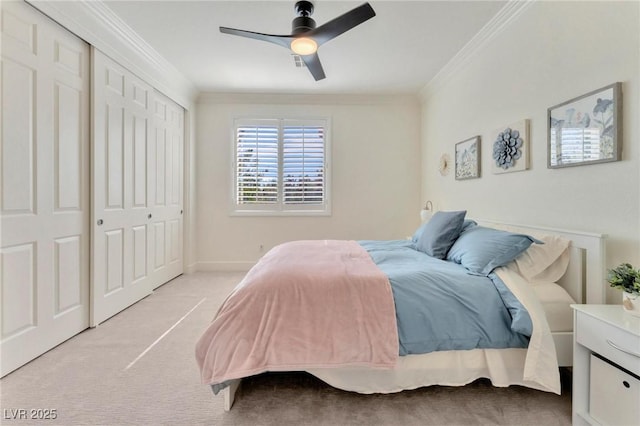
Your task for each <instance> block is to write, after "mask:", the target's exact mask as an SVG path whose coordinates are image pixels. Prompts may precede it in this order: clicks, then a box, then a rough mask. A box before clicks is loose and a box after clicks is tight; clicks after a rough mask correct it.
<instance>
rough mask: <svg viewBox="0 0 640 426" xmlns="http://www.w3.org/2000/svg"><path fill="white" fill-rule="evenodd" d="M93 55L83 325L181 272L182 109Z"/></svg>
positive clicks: (98, 54) (96, 321)
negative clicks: (87, 295) (88, 283)
mask: <svg viewBox="0 0 640 426" xmlns="http://www.w3.org/2000/svg"><path fill="white" fill-rule="evenodd" d="M92 56H93V111H92V115H93V117H94V118H93V154H92V159H93V161H92V172H93V173H92V174H93V193H92V200H93V210H92V213H93V215H92V226H91V229H92V255H91V258H92V285H93V287H92V288H93V292H92V305H91V306H92V310H91V314H92V315H91V323H92V325H97V324H99V323H100V322H102V321H104V320H106V319H108V318H109V317H111V316H113V315H115V314H116V313H118V312H120V311H121V310H123V309H124V308H126V307H128V306H130V305H131V304H133V303H135V302H136V301H138V300H140V299H141V298H143V297H145V296H147V295H148V294H149V293H150V292H151V291H152V290H153V289H154V288H156V287H158V286H159V285H161V284H163V283H165V282H167V281H168V280H170V279H171V278H174V277H175V276H177V275H179V274H181V273H182V264H183V262H182V257H183V254H182V253H183V249H182V181H183V177H182V170H183V168H182V158H183V154H182V147H183V141H184V136H183V132H184V110H183V109H182V108H181V107H179V106H177V105H176V104H175V103H173V102H172V101H171V100H169V99H168V98H165V97H164V96H162V95H160V94H159V93H157V92H155V91H154V90H153V88H152V87H151V86H149V85H148V84H146V83H145V82H144V81H143V80H141V79H139V78H138V77H136V76H135V75H134V74H133V73H131V72H129V71H128V70H127V69H125V68H124V67H122V66H120V65H119V64H118V63H116V62H115V61H113V60H112V59H110V58H109V57H107V56H106V55H104V54H103V53H101V52H100V51H98V50H97V49H92Z"/></svg>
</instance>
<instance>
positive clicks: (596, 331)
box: [575, 308, 640, 375]
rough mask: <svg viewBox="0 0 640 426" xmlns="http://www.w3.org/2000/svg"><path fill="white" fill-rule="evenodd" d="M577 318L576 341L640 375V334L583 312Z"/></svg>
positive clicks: (578, 313)
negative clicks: (629, 331) (632, 332)
mask: <svg viewBox="0 0 640 426" xmlns="http://www.w3.org/2000/svg"><path fill="white" fill-rule="evenodd" d="M620 309H622V308H620ZM576 319H577V326H576V330H575V331H576V342H578V343H579V344H581V345H582V346H585V347H587V348H589V349H590V350H591V351H593V352H596V353H597V354H599V355H601V356H603V357H604V358H607V359H609V360H611V361H612V362H614V363H616V364H618V365H620V366H622V367H624V368H626V369H627V370H629V371H631V372H632V373H634V374H637V375H640V336H637V335H633V334H631V333H628V332H626V331H624V330H622V329H620V328H618V327H615V326H613V325H611V324H608V323H606V322H604V321H601V320H599V319H596V318H593V317H592V316H590V315H587V314H585V313H583V312H577V317H576Z"/></svg>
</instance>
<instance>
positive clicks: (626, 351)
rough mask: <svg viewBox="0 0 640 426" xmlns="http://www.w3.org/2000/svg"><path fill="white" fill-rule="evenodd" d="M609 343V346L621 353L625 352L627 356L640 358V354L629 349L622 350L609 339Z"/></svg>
mask: <svg viewBox="0 0 640 426" xmlns="http://www.w3.org/2000/svg"><path fill="white" fill-rule="evenodd" d="M607 343H608V344H609V346H611V347H613V348H615V349H617V350H619V351H620V352H624V353H625V354H629V355H633V356H635V357H636V358H640V353H638V352H634V351H631V350H629V349H625V348H621V347H620V346H618V345H616V344H615V343H613V342H612V341H611V340H609V339H607Z"/></svg>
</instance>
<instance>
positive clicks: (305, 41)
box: [291, 37, 318, 56]
mask: <svg viewBox="0 0 640 426" xmlns="http://www.w3.org/2000/svg"><path fill="white" fill-rule="evenodd" d="M291 50H293V52H294V53H297V54H298V55H302V56H304V55H311V54H313V53H316V51H317V50H318V44H317V43H316V42H315V41H314V40H313V39H311V38H307V37H299V38H295V39H293V41H292V42H291Z"/></svg>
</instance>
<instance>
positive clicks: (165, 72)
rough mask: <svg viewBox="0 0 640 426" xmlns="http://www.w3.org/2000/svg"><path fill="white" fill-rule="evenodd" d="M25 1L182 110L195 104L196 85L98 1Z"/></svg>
mask: <svg viewBox="0 0 640 426" xmlns="http://www.w3.org/2000/svg"><path fill="white" fill-rule="evenodd" d="M26 1H27V3H29V4H30V5H31V6H33V7H35V8H36V9H38V10H40V11H41V12H42V13H44V14H45V15H47V16H49V17H50V18H51V19H53V20H54V21H56V22H58V23H59V24H60V25H62V26H63V27H65V28H66V29H68V30H69V31H71V32H72V33H74V34H76V35H77V36H78V37H80V38H82V39H84V40H85V41H86V42H87V43H89V44H91V45H92V46H94V47H95V48H97V49H98V50H100V51H102V52H103V53H104V54H106V55H107V56H109V57H111V58H112V59H113V60H115V61H116V62H119V63H120V64H121V65H123V66H124V67H126V68H128V69H129V70H130V71H131V72H133V73H134V74H136V75H137V76H138V77H140V78H142V79H143V80H145V81H146V82H147V83H149V84H151V85H152V86H153V87H155V88H156V89H157V90H159V91H160V92H162V93H164V94H165V95H167V96H169V97H170V98H171V99H173V100H174V101H176V102H177V103H179V104H181V105H182V106H183V107H185V108H188V107H189V106H190V104H192V103H193V102H194V101H195V99H196V97H197V95H198V91H197V88H196V87H195V85H194V84H193V83H192V82H191V81H190V80H189V79H188V78H187V77H185V75H184V74H182V73H181V72H180V71H178V69H177V68H176V67H174V66H173V65H172V64H171V63H170V62H168V61H167V60H166V59H165V58H164V57H162V56H161V55H160V54H159V53H158V52H157V51H156V50H155V49H153V48H152V47H151V46H150V45H149V44H148V43H147V42H146V41H144V40H143V39H142V37H140V36H139V35H138V34H137V33H136V32H135V31H134V30H133V29H131V27H129V26H128V25H127V24H126V23H125V22H124V21H123V20H122V19H121V18H120V17H119V16H118V15H117V14H116V13H115V12H113V11H112V10H111V9H110V8H109V7H108V6H107V5H106V4H105V3H104V2H102V1H101V0H82V1H64V2H58V1H46V0H45V1H42V0H40V1H38V0H26Z"/></svg>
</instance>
